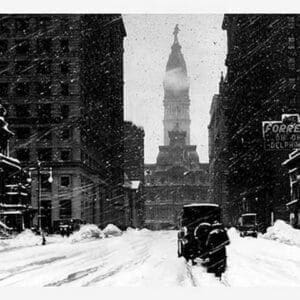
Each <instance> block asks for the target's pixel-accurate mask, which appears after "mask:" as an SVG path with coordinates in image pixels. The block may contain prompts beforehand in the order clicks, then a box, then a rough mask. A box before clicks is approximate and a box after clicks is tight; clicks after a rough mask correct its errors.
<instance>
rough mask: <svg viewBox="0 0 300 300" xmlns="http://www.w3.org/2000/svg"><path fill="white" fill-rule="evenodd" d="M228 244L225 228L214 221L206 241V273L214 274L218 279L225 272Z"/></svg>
mask: <svg viewBox="0 0 300 300" xmlns="http://www.w3.org/2000/svg"><path fill="white" fill-rule="evenodd" d="M229 243H230V241H229V237H228V235H227V232H226V230H225V228H224V227H223V225H222V224H220V223H218V222H216V221H215V222H214V223H213V225H212V229H211V231H210V233H209V234H208V237H207V241H206V247H207V252H208V255H207V256H208V264H207V272H208V273H214V274H215V276H216V277H218V278H220V279H221V277H222V274H223V273H224V272H225V270H226V261H227V257H226V246H227V245H229Z"/></svg>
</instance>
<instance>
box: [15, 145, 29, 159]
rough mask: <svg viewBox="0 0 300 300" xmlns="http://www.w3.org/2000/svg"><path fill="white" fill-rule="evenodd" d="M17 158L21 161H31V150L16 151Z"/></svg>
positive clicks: (21, 149)
mask: <svg viewBox="0 0 300 300" xmlns="http://www.w3.org/2000/svg"><path fill="white" fill-rule="evenodd" d="M16 153H17V158H18V160H20V161H29V160H30V151H29V149H24V148H20V149H18V150H17V151H16Z"/></svg>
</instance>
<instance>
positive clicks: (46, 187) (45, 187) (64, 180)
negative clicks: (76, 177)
mask: <svg viewBox="0 0 300 300" xmlns="http://www.w3.org/2000/svg"><path fill="white" fill-rule="evenodd" d="M48 179H49V175H48V174H43V173H42V174H41V188H42V191H44V192H51V190H52V183H50V182H49V180H48ZM58 184H59V187H61V188H63V189H65V188H70V187H71V175H60V176H59V178H58Z"/></svg>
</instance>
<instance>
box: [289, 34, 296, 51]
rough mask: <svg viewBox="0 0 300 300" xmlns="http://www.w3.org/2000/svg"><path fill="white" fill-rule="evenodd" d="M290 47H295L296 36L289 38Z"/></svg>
mask: <svg viewBox="0 0 300 300" xmlns="http://www.w3.org/2000/svg"><path fill="white" fill-rule="evenodd" d="M288 41H289V43H288V48H289V49H295V38H294V37H289V39H288Z"/></svg>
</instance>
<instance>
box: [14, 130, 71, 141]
mask: <svg viewBox="0 0 300 300" xmlns="http://www.w3.org/2000/svg"><path fill="white" fill-rule="evenodd" d="M12 130H13V132H14V133H15V137H16V139H18V140H26V139H30V138H31V136H34V133H35V131H34V132H33V133H32V132H31V127H17V128H12ZM55 133H56V134H57V135H58V136H59V138H60V139H61V140H63V141H67V140H70V139H71V138H72V129H71V128H63V129H61V130H58V131H57V130H55ZM37 140H38V141H51V140H52V130H51V128H50V127H40V128H38V129H37Z"/></svg>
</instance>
